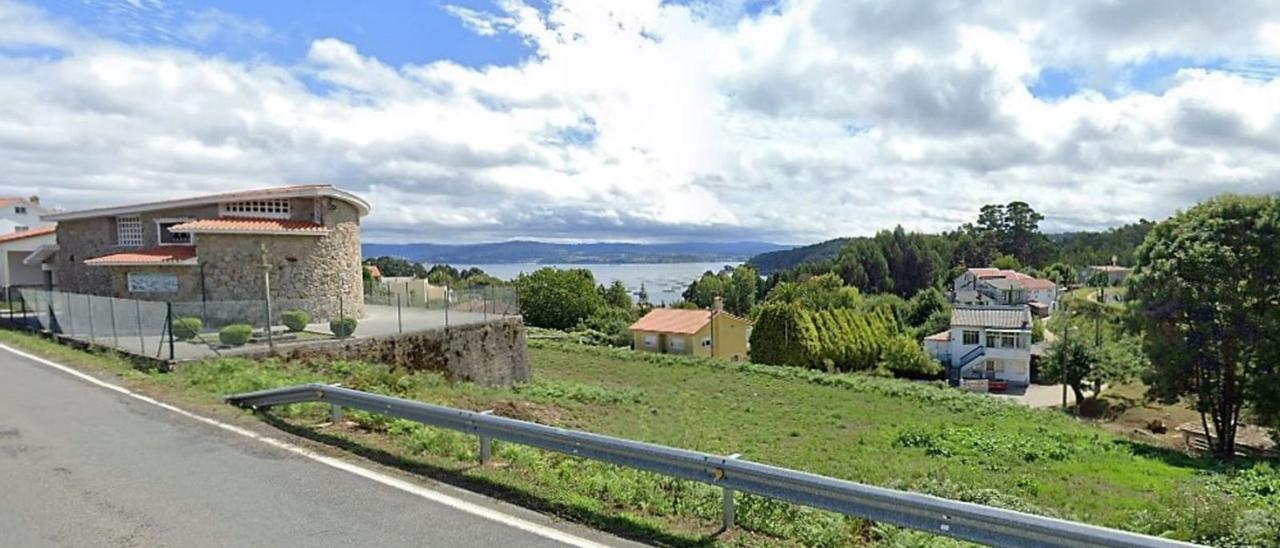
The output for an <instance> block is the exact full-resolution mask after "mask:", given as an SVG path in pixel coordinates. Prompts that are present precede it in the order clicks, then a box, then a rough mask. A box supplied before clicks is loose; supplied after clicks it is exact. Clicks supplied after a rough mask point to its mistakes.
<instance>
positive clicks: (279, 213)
mask: <svg viewBox="0 0 1280 548" xmlns="http://www.w3.org/2000/svg"><path fill="white" fill-rule="evenodd" d="M290 211H291V209H290V206H289V199H288V198H268V199H263V200H243V201H239V202H223V203H220V204H218V214H219V215H221V216H223V217H252V218H257V219H288V218H289V215H290Z"/></svg>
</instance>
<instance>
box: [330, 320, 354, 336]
mask: <svg viewBox="0 0 1280 548" xmlns="http://www.w3.org/2000/svg"><path fill="white" fill-rule="evenodd" d="M329 331H331V332H333V335H334V336H335V337H338V338H339V339H345V338H347V337H350V336H351V334H352V333H355V332H356V319H355V318H342V319H340V320H331V321H329Z"/></svg>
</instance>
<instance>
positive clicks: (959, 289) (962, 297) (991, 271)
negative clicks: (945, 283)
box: [953, 268, 1058, 315]
mask: <svg viewBox="0 0 1280 548" xmlns="http://www.w3.org/2000/svg"><path fill="white" fill-rule="evenodd" d="M954 291H955V293H954V297H953V300H954V302H956V303H957V304H973V305H986V304H994V305H1019V304H1028V305H1031V307H1032V309H1034V310H1035V311H1036V313H1037V314H1039V315H1044V314H1047V313H1048V311H1050V310H1052V309H1053V307H1054V305H1055V304H1056V303H1057V301H1058V284H1055V283H1053V282H1052V281H1050V280H1045V279H1041V278H1036V277H1033V276H1028V275H1026V274H1023V273H1021V272H1018V271H1016V270H1002V269H999V268H970V269H968V270H965V271H964V273H963V274H961V275H960V276H958V277H956V279H955V282H954Z"/></svg>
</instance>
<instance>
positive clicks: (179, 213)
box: [42, 185, 369, 323]
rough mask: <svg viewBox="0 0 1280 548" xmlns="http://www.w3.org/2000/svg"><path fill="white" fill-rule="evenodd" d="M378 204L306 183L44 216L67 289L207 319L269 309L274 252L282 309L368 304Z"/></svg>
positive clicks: (355, 309) (353, 311)
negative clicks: (52, 226) (367, 250)
mask: <svg viewBox="0 0 1280 548" xmlns="http://www.w3.org/2000/svg"><path fill="white" fill-rule="evenodd" d="M368 213H369V204H368V203H367V202H365V201H364V200H363V199H361V198H360V197H358V196H356V195H354V194H352V193H350V192H347V191H345V190H342V189H339V188H336V187H333V186H331V185H297V186H285V187H276V188H268V189H261V190H250V191H238V192H229V193H222V194H211V195H205V196H198V197H194V198H184V199H178V200H167V201H161V202H149V203H143V204H134V205H123V206H115V207H103V208H96V209H89V210H83V211H71V212H61V213H54V214H49V215H45V216H43V217H42V219H43V220H44V221H48V222H54V221H56V222H57V223H58V226H57V231H56V240H57V241H56V249H55V251H54V252H53V253H52V254H51V255H50V256H49V258H47V259H46V261H47V262H48V263H49V265H50V266H51V268H52V270H54V271H56V273H57V277H58V283H59V286H60V289H62V290H63V291H68V292H72V293H86V294H93V295H104V296H114V297H121V298H130V299H142V300H153V301H166V302H171V303H175V308H178V307H181V308H182V309H183V310H182V311H181V312H175V314H177V315H197V314H196V313H195V312H192V310H196V308H195V306H196V305H198V306H199V308H198V310H199V315H203V316H205V320H206V322H207V323H226V322H231V321H252V320H253V318H254V316H255V315H257V317H259V318H260V317H261V314H262V310H264V309H265V307H264V305H263V297H264V286H265V280H264V276H263V274H264V267H263V264H264V261H265V264H266V265H267V269H268V270H269V272H270V287H271V296H272V300H273V302H274V305H275V306H274V307H273V308H274V310H276V311H277V312H278V311H279V310H283V309H285V308H302V309H305V310H308V311H309V312H310V313H311V315H312V316H313V318H316V319H324V318H330V317H336V316H337V315H338V314H339V313H340V311H341V313H345V314H347V315H359V314H360V313H361V309H362V304H363V287H362V285H363V284H362V282H361V265H360V218H361V217H363V216H365V215H367V214H368Z"/></svg>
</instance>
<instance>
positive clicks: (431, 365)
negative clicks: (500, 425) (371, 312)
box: [278, 318, 532, 387]
mask: <svg viewBox="0 0 1280 548" xmlns="http://www.w3.org/2000/svg"><path fill="white" fill-rule="evenodd" d="M278 353H279V354H280V355H282V356H284V357H285V358H287V359H292V360H362V361H368V362H375V363H385V364H388V365H394V366H397V367H404V368H407V369H411V370H415V371H439V372H441V373H444V374H445V376H446V377H448V379H449V380H450V381H453V382H474V383H476V384H480V385H483V386H495V387H507V386H511V385H513V384H516V383H522V382H528V381H529V380H530V378H531V377H532V375H531V367H530V365H529V347H528V341H527V339H526V338H525V328H524V323H523V322H521V321H520V319H519V318H507V319H502V320H496V321H492V322H488V323H483V324H475V325H467V326H459V327H448V328H438V329H432V330H427V331H419V332H414V333H403V334H399V335H388V336H385V337H369V338H359V339H346V340H335V341H321V342H307V343H302V344H298V345H296V346H293V347H290V348H282V349H279V351H278Z"/></svg>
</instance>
